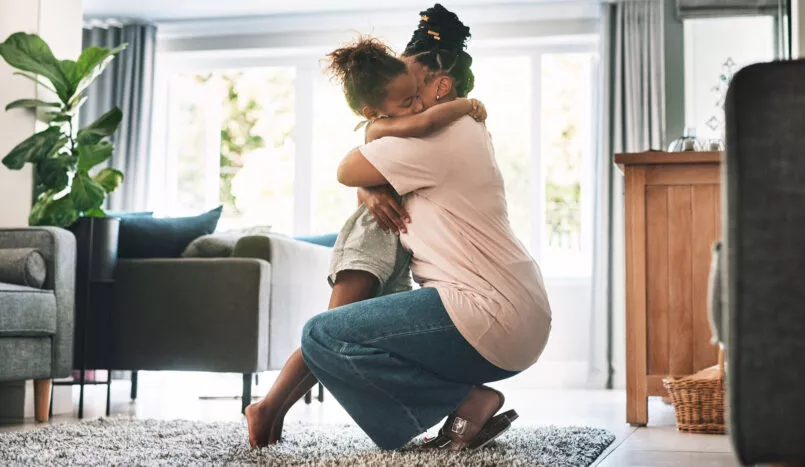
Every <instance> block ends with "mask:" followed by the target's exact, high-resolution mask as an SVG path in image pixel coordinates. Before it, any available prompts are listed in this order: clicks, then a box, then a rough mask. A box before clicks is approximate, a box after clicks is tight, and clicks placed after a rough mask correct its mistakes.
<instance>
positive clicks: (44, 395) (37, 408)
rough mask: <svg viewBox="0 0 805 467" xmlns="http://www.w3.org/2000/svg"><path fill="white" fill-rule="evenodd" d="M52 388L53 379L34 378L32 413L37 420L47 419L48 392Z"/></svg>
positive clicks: (43, 420)
mask: <svg viewBox="0 0 805 467" xmlns="http://www.w3.org/2000/svg"><path fill="white" fill-rule="evenodd" d="M52 390H53V380H51V379H37V380H34V415H35V416H36V421H37V422H46V421H48V418H49V417H48V415H49V414H50V392H51V391H52Z"/></svg>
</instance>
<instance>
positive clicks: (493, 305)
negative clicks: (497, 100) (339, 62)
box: [360, 117, 551, 371]
mask: <svg viewBox="0 0 805 467" xmlns="http://www.w3.org/2000/svg"><path fill="white" fill-rule="evenodd" d="M360 151H361V153H362V154H363V155H364V157H366V159H367V160H368V161H369V162H370V163H372V165H374V166H375V167H376V168H377V170H378V171H379V172H380V173H381V174H383V176H384V177H385V178H386V179H387V180H388V181H389V183H390V184H391V186H393V187H394V189H395V190H397V192H398V193H399V194H401V195H406V194H408V196H407V197H406V198H405V208H406V209H407V210H408V213H409V214H410V216H411V224H409V225H408V233H406V234H402V235H401V237H400V239H401V241H402V244H403V246H404V247H405V248H406V249H408V250H410V251H411V252H412V253H413V259H412V260H411V272H412V274H413V277H414V280H415V281H417V283H419V284H420V285H421V286H422V287H434V288H436V289H437V290H438V291H439V295H440V297H441V299H442V302H443V303H444V306H445V308H446V309H447V312H448V313H449V315H450V318H451V319H452V320H453V323H454V324H455V325H456V328H457V329H458V330H459V332H461V334H462V336H464V338H465V339H467V341H468V342H469V343H470V344H471V345H472V346H473V347H474V348H475V349H476V350H477V351H478V352H479V353H480V354H481V355H482V356H483V357H484V358H486V359H487V360H488V361H489V362H491V363H493V364H494V365H496V366H498V367H500V368H503V369H505V370H512V371H518V370H523V369H525V368H528V367H529V366H531V365H532V364H533V363H534V362H536V361H537V359H538V358H539V356H540V354H541V353H542V350H543V349H544V348H545V343H546V342H547V340H548V334H549V332H550V323H551V308H550V304H549V303H548V297H547V294H546V292H545V285H544V284H543V281H542V274H541V273H540V270H539V267H538V266H537V263H536V262H535V261H534V259H533V258H532V257H531V256H530V255H529V254H528V251H527V250H526V249H525V247H524V246H523V245H522V243H521V242H520V241H519V240H517V238H516V237H515V235H514V233H513V231H512V229H511V225H510V224H509V218H508V213H507V207H506V197H505V191H504V186H503V178H502V177H501V175H500V170H499V169H498V166H497V162H496V161H495V152H494V148H493V146H492V142H491V140H490V137H489V133H488V132H487V130H486V127H485V126H484V125H483V124H480V123H477V122H476V121H475V120H473V119H472V118H470V117H463V118H461V119H459V120H457V121H456V122H454V123H453V124H451V125H449V126H447V127H445V128H444V129H442V130H440V131H438V132H436V133H434V134H432V135H430V136H428V137H425V138H395V137H386V138H380V139H378V140H375V141H373V142H371V143H368V144H366V145H364V146H362V147H361V148H360Z"/></svg>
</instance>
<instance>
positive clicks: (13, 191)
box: [0, 0, 83, 418]
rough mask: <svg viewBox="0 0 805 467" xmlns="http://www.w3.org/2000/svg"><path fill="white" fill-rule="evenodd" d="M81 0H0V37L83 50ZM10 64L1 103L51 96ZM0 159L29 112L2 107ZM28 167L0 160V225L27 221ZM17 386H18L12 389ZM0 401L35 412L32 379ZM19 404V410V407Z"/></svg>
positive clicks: (62, 407) (0, 68) (31, 121)
mask: <svg viewBox="0 0 805 467" xmlns="http://www.w3.org/2000/svg"><path fill="white" fill-rule="evenodd" d="M82 24H83V15H82V0H0V41H5V40H6V38H7V37H8V36H10V35H11V34H13V33H15V32H19V31H23V32H28V33H35V34H39V35H40V36H42V38H44V39H45V41H47V42H48V44H49V45H50V47H51V50H53V53H54V55H56V57H57V58H60V59H61V58H70V59H73V60H75V59H76V58H78V55H79V54H80V53H81V27H82ZM13 71H14V70H13V69H12V68H11V67H9V66H8V65H7V64H6V62H5V61H2V60H0V108H4V107H5V106H6V104H8V103H9V102H11V101H13V100H16V99H23V98H34V97H38V98H40V99H46V100H47V99H49V98H51V97H52V96H48V95H47V94H48V93H49V91H47V90H45V89H37V86H36V85H35V84H34V83H33V82H31V81H30V80H27V79H25V78H22V77H19V76H14V75H12V72H13ZM0 128H2V133H0V159H1V158H3V157H5V156H6V154H8V152H9V151H10V150H11V149H12V148H13V147H14V146H16V145H17V144H18V143H20V142H21V141H23V140H24V139H25V138H27V137H28V136H29V135H32V134H33V133H35V132H36V131H39V130H41V129H43V128H44V127H43V126H42V124H41V123H37V122H36V119H35V118H34V114H33V112H30V111H26V110H12V111H10V112H3V111H0ZM32 180H33V177H32V172H31V168H30V167H28V166H26V167H25V168H24V169H23V170H21V171H11V170H8V169H6V167H5V166H3V165H1V164H0V228H3V227H20V226H25V225H28V214H29V212H30V209H31V201H32V200H31V197H32V190H33V182H32ZM15 388H16V389H15ZM5 389H6V390H5V391H3V394H4V397H5V399H3V400H2V401H0V404H2V405H3V411H4V413H20V414H24V416H25V417H26V418H30V417H33V385H32V384H31V382H30V381H28V382H27V383H26V384H25V385H24V386H22V387H18V386H14V387H11V388H5ZM72 408H73V404H72V390H71V388H70V387H64V386H61V387H58V388H55V391H54V397H53V413H54V414H59V413H65V412H70V411H72ZM17 409H19V410H17Z"/></svg>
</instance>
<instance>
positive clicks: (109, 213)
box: [106, 211, 154, 219]
mask: <svg viewBox="0 0 805 467" xmlns="http://www.w3.org/2000/svg"><path fill="white" fill-rule="evenodd" d="M106 216H107V217H117V218H119V219H125V218H128V217H154V211H106Z"/></svg>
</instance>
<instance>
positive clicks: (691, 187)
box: [645, 164, 720, 393]
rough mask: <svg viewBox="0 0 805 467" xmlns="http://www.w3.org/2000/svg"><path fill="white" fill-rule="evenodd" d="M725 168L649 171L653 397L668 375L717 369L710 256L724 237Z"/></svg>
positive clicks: (649, 316)
mask: <svg viewBox="0 0 805 467" xmlns="http://www.w3.org/2000/svg"><path fill="white" fill-rule="evenodd" d="M718 175H719V174H718V165H715V164H700V165H692V166H654V167H650V168H648V169H647V171H646V191H645V219H646V265H645V266H646V340H647V346H646V348H647V351H648V355H647V370H648V375H650V376H654V378H651V380H652V381H651V382H650V383H649V392H650V393H656V392H657V391H660V392H661V388H660V387H659V385H660V384H661V382H660V380H661V378H662V377H664V376H666V375H687V374H691V373H695V372H696V371H699V370H701V369H703V368H706V367H709V366H712V365H715V364H716V360H717V350H716V347H715V346H713V345H712V344H711V343H710V327H709V324H708V318H707V280H708V274H709V268H710V250H711V248H712V245H713V243H714V242H715V241H716V239H717V238H719V236H720V205H719V185H718Z"/></svg>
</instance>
